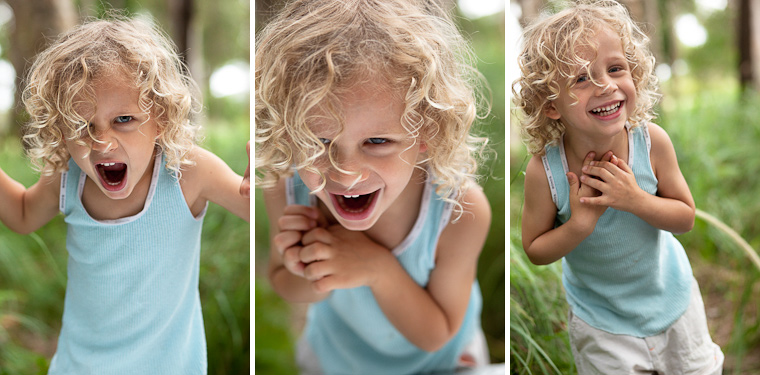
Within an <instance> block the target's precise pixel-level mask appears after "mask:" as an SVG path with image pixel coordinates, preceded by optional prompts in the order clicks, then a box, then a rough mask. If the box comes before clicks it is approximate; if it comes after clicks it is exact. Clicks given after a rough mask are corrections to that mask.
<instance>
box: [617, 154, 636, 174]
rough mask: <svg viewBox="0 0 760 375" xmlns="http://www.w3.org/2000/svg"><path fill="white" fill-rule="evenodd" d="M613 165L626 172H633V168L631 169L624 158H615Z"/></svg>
mask: <svg viewBox="0 0 760 375" xmlns="http://www.w3.org/2000/svg"><path fill="white" fill-rule="evenodd" d="M616 159H617V160H616V161H615V165H617V167H618V168H620V169H622V170H623V171H624V172H626V173H633V170H631V167H630V166H629V165H628V163H626V162H625V160H623V159H620V158H616Z"/></svg>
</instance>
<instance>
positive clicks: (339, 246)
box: [300, 225, 395, 293]
mask: <svg viewBox="0 0 760 375" xmlns="http://www.w3.org/2000/svg"><path fill="white" fill-rule="evenodd" d="M301 242H302V244H303V246H304V247H303V249H302V250H301V252H300V255H301V258H300V261H301V262H302V263H305V264H307V265H306V268H305V269H304V276H305V277H306V278H307V279H308V280H310V281H312V286H313V287H314V290H315V291H317V292H319V293H325V292H329V291H331V290H334V289H347V288H355V287H358V286H371V285H372V283H373V282H374V281H375V280H377V277H378V275H380V274H382V272H383V270H384V269H387V268H386V266H385V264H386V263H385V262H386V261H394V260H395V258H394V257H393V254H391V252H390V251H389V250H388V249H386V248H385V247H383V246H382V245H379V244H378V243H376V242H374V241H372V240H371V239H370V238H369V237H367V235H365V234H364V233H363V232H355V231H350V230H348V229H346V228H344V227H343V226H341V225H333V226H331V227H329V228H315V229H313V230H311V231H309V232H307V233H306V234H304V236H303V238H302V239H301Z"/></svg>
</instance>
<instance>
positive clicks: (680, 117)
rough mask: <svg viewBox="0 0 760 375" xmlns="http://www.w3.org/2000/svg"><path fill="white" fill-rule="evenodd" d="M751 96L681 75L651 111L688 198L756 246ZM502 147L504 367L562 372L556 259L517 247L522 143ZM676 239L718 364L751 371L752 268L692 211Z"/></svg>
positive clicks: (757, 108)
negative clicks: (717, 350) (505, 183)
mask: <svg viewBox="0 0 760 375" xmlns="http://www.w3.org/2000/svg"><path fill="white" fill-rule="evenodd" d="M726 81H730V80H726ZM668 94H669V95H668ZM758 104H760V97H758V96H757V95H749V96H747V97H744V98H741V97H740V95H739V94H738V92H737V90H736V88H735V87H732V86H731V85H724V86H718V85H715V86H710V85H706V84H703V83H697V82H695V81H692V80H689V79H687V78H684V79H683V81H682V82H680V83H679V86H677V87H669V91H668V92H666V97H665V100H664V101H663V104H662V108H660V109H659V113H660V116H659V118H658V119H656V120H655V122H656V123H658V124H660V125H661V126H662V127H663V128H664V129H665V130H666V131H667V132H668V133H669V135H670V137H671V139H672V141H673V144H674V146H675V149H676V153H677V155H678V160H679V165H680V168H681V171H682V173H683V174H684V176H685V178H686V180H687V182H688V184H689V187H690V189H691V193H692V195H693V197H694V200H695V202H696V205H697V208H699V209H701V210H703V211H705V212H708V213H710V214H711V215H713V216H715V217H717V218H718V219H719V220H720V221H722V222H723V223H725V224H726V225H728V226H729V227H730V228H732V229H733V230H734V231H736V232H737V233H738V234H739V235H740V236H741V237H742V238H744V239H745V240H747V242H748V243H749V244H750V245H751V246H752V247H754V248H755V249H758V248H759V247H760V222H758V220H756V217H757V216H758V214H760V199H757V192H758V191H760V174H758V171H759V170H760V151H758V146H757V145H758V144H760V127H758V124H759V123H760V105H758ZM511 154H512V155H511V162H510V166H511V172H510V173H511V175H512V179H511V183H510V203H511V207H510V232H511V236H510V246H511V259H510V272H511V274H510V283H511V285H510V308H511V310H510V311H511V313H510V332H511V336H510V360H511V370H512V373H513V374H566V373H572V371H574V369H573V366H574V365H573V364H572V354H571V353H570V350H569V344H568V338H567V332H566V324H567V322H566V320H567V316H566V314H567V307H566V302H565V300H564V294H563V291H562V289H561V279H560V272H561V269H560V268H561V266H560V265H559V264H558V263H555V264H552V265H550V266H547V267H543V266H542V267H539V266H534V265H532V264H530V262H528V261H527V258H526V256H525V254H524V252H523V250H522V245H521V240H520V212H521V210H522V202H523V186H522V185H523V183H524V178H523V174H522V171H524V168H525V161H526V157H525V149H524V147H517V148H515V147H513V149H512V150H511ZM678 239H679V241H681V243H682V244H683V245H684V247H685V248H686V250H687V254H688V256H689V259H690V261H691V263H692V267H693V269H694V273H695V276H696V277H697V279H698V281H699V282H700V288H701V292H702V295H703V297H705V305H706V306H705V308H706V311H707V313H708V324H709V325H710V330H711V333H712V335H713V340H714V341H716V342H717V343H718V344H720V345H721V347H722V350H723V352H724V353H725V354H726V362H725V367H724V373H725V374H755V373H757V371H759V370H760V368H757V367H754V366H758V365H757V363H758V362H757V356H758V354H757V353H760V318H758V316H760V307H759V306H758V304H757V299H756V296H757V295H758V294H757V293H758V290H760V282H758V280H759V279H760V271H758V269H757V268H755V266H754V265H753V264H752V263H751V262H750V261H749V259H748V258H747V255H746V253H745V252H743V251H742V249H741V248H740V247H739V245H737V244H736V242H735V240H734V239H732V238H731V237H729V236H728V235H727V234H726V233H725V232H723V231H721V230H719V229H718V228H717V227H716V226H715V225H712V224H708V223H707V222H706V221H705V220H703V219H702V218H698V219H697V220H696V222H695V226H694V229H693V230H692V231H691V232H689V233H687V234H684V235H680V236H678ZM755 251H757V250H755ZM750 356H754V362H753V361H749V360H748V359H749V358H748V357H750ZM750 366H753V367H750Z"/></svg>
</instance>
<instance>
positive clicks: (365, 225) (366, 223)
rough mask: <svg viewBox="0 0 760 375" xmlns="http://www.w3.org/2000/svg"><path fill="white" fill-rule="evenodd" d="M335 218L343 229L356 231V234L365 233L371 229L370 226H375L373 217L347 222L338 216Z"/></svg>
mask: <svg viewBox="0 0 760 375" xmlns="http://www.w3.org/2000/svg"><path fill="white" fill-rule="evenodd" d="M333 215H335V214H333ZM335 217H336V219H337V220H338V223H340V225H341V226H343V227H344V228H346V229H348V230H351V231H357V232H361V231H365V230H368V229H370V228H372V226H373V225H375V222H376V221H377V220H376V219H374V218H373V217H368V218H366V219H364V220H348V219H345V218H343V217H341V216H340V215H335Z"/></svg>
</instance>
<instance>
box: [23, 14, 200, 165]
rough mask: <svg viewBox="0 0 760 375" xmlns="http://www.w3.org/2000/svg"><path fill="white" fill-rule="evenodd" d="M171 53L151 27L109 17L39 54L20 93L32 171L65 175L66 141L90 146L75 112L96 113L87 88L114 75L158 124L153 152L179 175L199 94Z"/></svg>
mask: <svg viewBox="0 0 760 375" xmlns="http://www.w3.org/2000/svg"><path fill="white" fill-rule="evenodd" d="M175 50H176V48H175V46H174V45H173V43H172V42H171V40H170V39H169V38H168V37H167V36H166V35H165V34H164V33H163V32H162V31H160V30H159V29H158V28H157V27H155V26H154V25H152V24H151V23H149V22H146V21H143V20H140V19H129V18H127V17H124V16H122V15H119V14H111V15H109V16H108V19H103V20H92V21H89V22H86V23H84V24H82V25H79V26H77V27H75V28H74V29H72V30H70V31H68V32H67V33H65V34H64V35H62V36H61V37H59V38H58V40H56V41H55V42H54V43H53V44H52V45H51V46H50V47H48V48H47V49H46V50H44V51H43V52H41V53H40V54H39V55H38V56H37V58H36V60H35V62H34V64H33V65H32V67H31V69H30V71H29V74H28V76H27V78H26V88H25V90H24V92H23V95H22V100H23V102H24V105H25V108H26V111H27V112H28V113H29V116H30V121H29V123H28V124H27V126H26V129H25V130H26V131H25V135H24V137H23V139H24V142H25V144H26V146H27V154H28V155H29V157H30V158H31V160H32V163H33V165H34V167H35V169H37V170H38V171H42V172H43V173H44V174H48V175H51V174H53V173H56V172H60V171H64V170H66V169H67V168H68V165H67V163H68V160H69V158H70V155H69V152H68V150H67V148H66V140H75V141H76V142H77V143H79V144H83V143H84V141H83V139H85V138H86V137H90V138H92V139H93V140H92V141H93V142H97V140H96V139H95V138H94V136H93V135H92V134H90V133H89V127H88V126H87V124H88V123H89V119H86V118H84V117H82V115H81V114H80V113H78V112H77V109H78V108H82V105H83V104H85V105H89V107H90V108H95V105H96V103H97V101H96V97H95V93H94V87H93V86H94V85H95V84H97V82H98V80H100V79H108V78H109V77H111V76H112V75H114V74H117V75H122V76H124V77H127V78H128V81H130V82H134V84H135V87H136V88H137V90H138V92H139V99H138V105H139V107H140V109H141V110H142V111H143V112H144V113H145V114H147V115H148V116H149V117H150V118H153V119H155V121H156V123H157V124H158V129H159V136H158V138H157V139H156V147H157V149H158V150H159V151H160V152H163V153H164V154H165V155H166V164H167V168H168V169H169V170H171V171H173V172H174V173H175V174H176V175H178V176H179V175H180V174H181V169H182V167H183V166H188V165H192V164H193V161H192V160H190V159H189V155H188V153H189V151H190V150H191V149H192V148H193V147H194V145H195V143H196V141H197V139H198V127H197V126H196V125H195V124H194V123H193V122H192V121H191V117H192V116H193V115H194V114H196V113H198V112H199V110H200V94H199V90H198V88H197V85H196V84H195V82H194V81H193V79H192V78H191V77H190V76H189V73H188V70H187V67H186V66H185V65H184V63H182V61H181V59H180V58H179V56H178V54H177V52H176V51H175Z"/></svg>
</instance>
